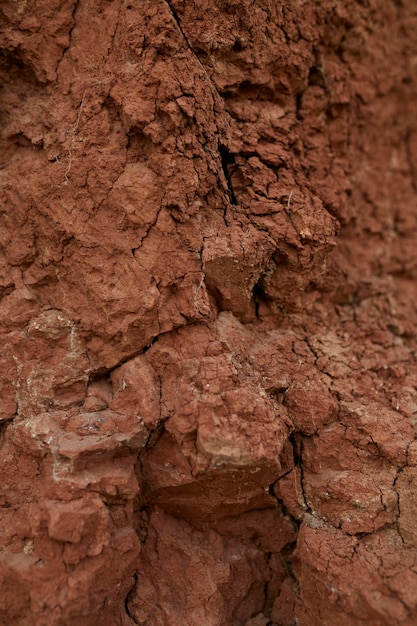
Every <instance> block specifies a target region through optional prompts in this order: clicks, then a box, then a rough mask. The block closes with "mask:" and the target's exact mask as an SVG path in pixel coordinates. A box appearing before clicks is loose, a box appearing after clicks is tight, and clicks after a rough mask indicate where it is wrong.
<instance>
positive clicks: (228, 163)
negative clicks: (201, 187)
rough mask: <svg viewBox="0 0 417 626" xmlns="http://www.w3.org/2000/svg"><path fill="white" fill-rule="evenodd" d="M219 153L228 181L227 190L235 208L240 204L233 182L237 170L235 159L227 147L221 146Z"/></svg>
mask: <svg viewBox="0 0 417 626" xmlns="http://www.w3.org/2000/svg"><path fill="white" fill-rule="evenodd" d="M219 152H220V157H221V164H222V170H223V174H224V178H225V180H226V183H227V188H228V190H229V199H230V204H233V205H234V206H236V205H237V204H238V201H237V200H236V196H235V192H234V189H233V185H232V180H231V177H232V175H233V173H234V172H235V170H236V161H235V157H234V156H233V154H232V153H231V152H229V150H228V149H227V148H226V147H225V146H223V145H221V144H220V145H219Z"/></svg>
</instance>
